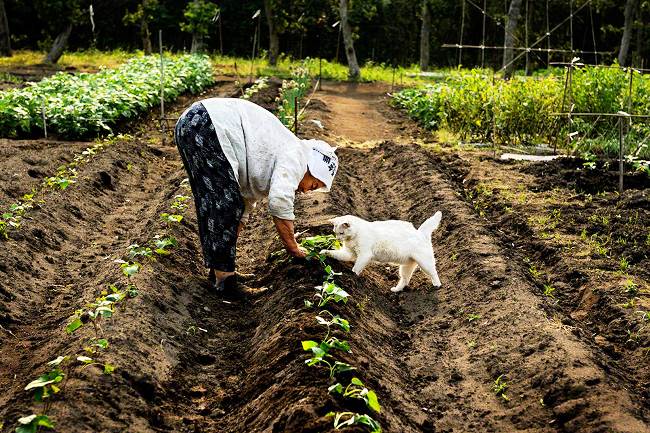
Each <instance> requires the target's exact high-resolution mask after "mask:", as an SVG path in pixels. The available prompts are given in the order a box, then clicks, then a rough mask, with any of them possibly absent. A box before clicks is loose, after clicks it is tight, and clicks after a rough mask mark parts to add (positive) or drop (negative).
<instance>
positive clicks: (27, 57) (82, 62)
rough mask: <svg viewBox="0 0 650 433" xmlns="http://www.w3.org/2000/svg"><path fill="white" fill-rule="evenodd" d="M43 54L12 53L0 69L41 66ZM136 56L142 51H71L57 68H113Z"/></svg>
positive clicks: (1, 63)
mask: <svg viewBox="0 0 650 433" xmlns="http://www.w3.org/2000/svg"><path fill="white" fill-rule="evenodd" d="M45 54H46V53H45V52H43V51H30V50H20V51H14V53H13V55H12V56H11V57H0V67H2V68H15V67H20V66H37V65H42V64H43V59H44V58H45ZM168 54H169V53H168ZM138 55H142V51H136V52H130V51H124V50H112V51H99V50H84V51H72V52H66V53H65V54H63V56H61V59H59V62H58V63H57V66H58V67H60V68H67V67H73V68H76V69H79V70H82V71H91V70H97V69H99V67H100V66H104V67H107V68H114V67H117V66H119V65H121V64H122V63H124V62H126V61H127V60H128V59H130V58H132V57H134V56H138Z"/></svg>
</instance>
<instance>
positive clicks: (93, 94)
mask: <svg viewBox="0 0 650 433" xmlns="http://www.w3.org/2000/svg"><path fill="white" fill-rule="evenodd" d="M164 68H165V74H164V82H163V86H164V97H165V99H167V100H171V99H175V98H176V97H178V96H179V95H180V94H181V93H184V92H187V91H189V92H192V93H198V92H199V91H200V90H201V89H203V88H205V87H206V86H208V85H210V84H212V82H213V76H212V65H211V64H210V60H209V58H208V57H207V56H204V55H181V56H174V57H173V58H166V59H165V60H164ZM159 95H160V59H159V58H158V57H157V56H145V57H136V58H133V59H131V60H129V61H128V62H126V63H125V64H124V65H122V66H121V67H119V68H116V69H102V70H100V71H99V72H98V73H96V74H91V73H79V74H74V75H73V74H69V73H67V72H59V73H57V74H55V75H53V76H52V77H49V78H45V79H43V80H41V81H40V82H38V83H30V84H29V85H28V86H27V87H25V88H22V89H12V90H8V91H4V92H0V134H1V135H2V136H4V137H14V136H18V135H29V134H33V133H34V132H35V131H41V130H42V128H43V120H42V113H41V109H42V107H43V104H44V107H45V116H46V119H47V128H48V130H49V131H52V132H54V133H56V134H58V135H60V136H64V137H66V138H80V137H89V136H95V135H98V134H101V133H106V132H110V131H111V125H114V124H116V123H118V122H120V121H122V120H126V119H130V118H133V117H135V116H137V115H138V114H140V113H142V112H144V111H146V110H148V109H149V108H151V107H154V106H156V105H157V104H158V103H159V99H158V98H159ZM63 185H65V182H64V181H63V183H62V184H61V185H60V187H62V189H63V188H65V186H67V185H65V186H63Z"/></svg>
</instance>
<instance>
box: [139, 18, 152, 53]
mask: <svg viewBox="0 0 650 433" xmlns="http://www.w3.org/2000/svg"><path fill="white" fill-rule="evenodd" d="M143 15H144V14H143ZM140 36H142V49H143V50H144V55H145V56H148V55H150V54H151V51H152V50H151V32H150V31H149V24H148V23H147V20H146V19H144V17H143V18H142V19H141V21H140Z"/></svg>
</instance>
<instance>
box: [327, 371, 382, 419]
mask: <svg viewBox="0 0 650 433" xmlns="http://www.w3.org/2000/svg"><path fill="white" fill-rule="evenodd" d="M327 390H328V391H329V392H330V393H333V394H339V395H342V396H343V397H348V398H358V399H361V400H363V401H365V402H366V406H368V407H369V408H370V409H372V410H374V411H375V412H377V413H379V412H381V406H380V405H379V401H378V400H377V394H375V392H374V391H372V390H369V389H368V388H366V386H365V385H364V384H363V382H361V380H359V379H358V378H356V377H353V378H352V381H351V382H350V383H349V384H348V386H346V387H345V388H343V385H341V384H340V383H336V384H334V385H332V386H330V387H329V388H328V389H327Z"/></svg>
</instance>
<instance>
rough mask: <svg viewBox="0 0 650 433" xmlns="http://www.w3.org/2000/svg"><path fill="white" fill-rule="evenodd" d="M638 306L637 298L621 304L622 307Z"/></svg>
mask: <svg viewBox="0 0 650 433" xmlns="http://www.w3.org/2000/svg"><path fill="white" fill-rule="evenodd" d="M635 306H636V299H634V298H632V299H630V300H629V301H627V302H626V303H624V304H621V308H625V309H628V308H634V307H635Z"/></svg>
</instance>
